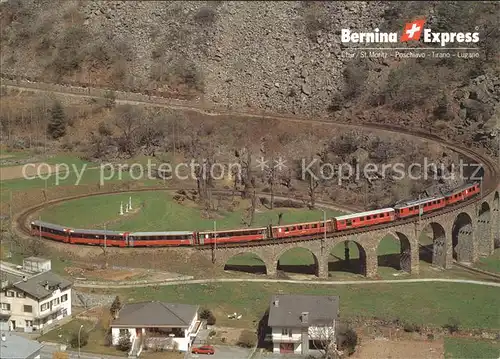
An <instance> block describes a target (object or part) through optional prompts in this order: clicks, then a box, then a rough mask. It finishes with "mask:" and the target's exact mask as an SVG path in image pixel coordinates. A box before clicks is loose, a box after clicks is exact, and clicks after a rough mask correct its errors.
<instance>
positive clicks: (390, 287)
mask: <svg viewBox="0 0 500 359" xmlns="http://www.w3.org/2000/svg"><path fill="white" fill-rule="evenodd" d="M276 293H291V294H292V293H295V294H298V293H300V294H311V295H338V296H340V313H341V317H342V318H349V317H365V318H375V317H377V318H385V319H400V320H404V321H406V322H410V323H415V324H419V325H434V326H442V325H444V324H447V323H448V321H449V319H450V318H452V317H453V318H456V319H457V320H458V321H459V323H460V326H461V327H463V328H490V329H498V328H500V322H499V320H500V313H499V312H498V298H499V296H500V288H489V287H484V286H471V285H468V284H457V283H408V284H406V283H404V284H403V283H398V284H371V285H345V286H344V285H342V286H337V287H331V286H326V285H325V286H318V285H316V286H315V285H307V284H300V285H299V284H297V285H295V284H286V283H280V284H277V283H267V284H266V283H219V284H206V285H198V284H192V285H188V284H186V285H178V286H165V287H158V288H152V287H146V288H134V289H129V290H113V292H112V294H118V295H120V296H121V297H122V298H126V299H128V300H129V301H141V300H162V301H167V302H169V301H171V302H178V303H188V304H199V305H201V306H205V307H208V308H210V309H212V310H214V312H215V314H216V316H217V318H218V324H219V325H225V326H234V327H244V326H248V325H251V324H252V323H253V324H254V325H255V323H256V322H258V321H259V320H260V318H261V316H262V315H263V314H264V312H265V310H266V309H267V307H268V305H269V302H270V300H271V298H272V296H273V295H274V294H276ZM234 312H237V313H240V314H242V315H243V318H242V320H241V321H234V320H229V319H227V314H228V313H234Z"/></svg>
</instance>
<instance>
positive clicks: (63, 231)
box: [31, 221, 69, 243]
mask: <svg viewBox="0 0 500 359" xmlns="http://www.w3.org/2000/svg"><path fill="white" fill-rule="evenodd" d="M31 235H32V236H41V237H44V238H48V239H53V240H55V241H60V242H64V243H68V242H69V229H67V228H65V227H62V226H58V225H57V224H52V223H46V222H42V221H33V222H31Z"/></svg>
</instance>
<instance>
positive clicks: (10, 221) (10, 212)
mask: <svg viewBox="0 0 500 359" xmlns="http://www.w3.org/2000/svg"><path fill="white" fill-rule="evenodd" d="M9 225H10V226H9V232H10V233H9V247H10V248H9V252H10V255H11V256H12V241H13V239H14V238H12V190H10V203H9Z"/></svg>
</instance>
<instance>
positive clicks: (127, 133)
mask: <svg viewBox="0 0 500 359" xmlns="http://www.w3.org/2000/svg"><path fill="white" fill-rule="evenodd" d="M142 118H143V113H142V110H141V109H139V108H137V107H136V106H131V105H123V106H118V107H117V111H116V115H115V125H116V126H117V127H118V128H119V129H120V130H121V135H120V137H119V138H118V147H119V149H120V150H121V151H122V152H125V153H126V154H128V155H129V157H132V156H133V155H134V154H135V153H136V151H137V145H138V138H137V136H136V134H137V131H138V130H139V129H140V128H141V125H142Z"/></svg>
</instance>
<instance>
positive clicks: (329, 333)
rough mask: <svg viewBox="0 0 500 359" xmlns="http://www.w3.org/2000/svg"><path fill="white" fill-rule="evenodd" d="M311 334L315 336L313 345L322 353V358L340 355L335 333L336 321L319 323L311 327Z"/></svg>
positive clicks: (331, 358) (333, 357) (329, 358)
mask: <svg viewBox="0 0 500 359" xmlns="http://www.w3.org/2000/svg"><path fill="white" fill-rule="evenodd" d="M310 331H311V334H310V335H311V336H312V337H313V338H314V340H313V341H312V346H313V348H314V349H316V350H318V351H319V352H320V353H321V358H324V359H336V358H339V357H340V353H339V351H338V349H337V338H336V335H335V322H334V321H332V322H330V323H326V324H324V325H317V326H315V327H314V329H312V328H311V329H310Z"/></svg>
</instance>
